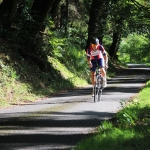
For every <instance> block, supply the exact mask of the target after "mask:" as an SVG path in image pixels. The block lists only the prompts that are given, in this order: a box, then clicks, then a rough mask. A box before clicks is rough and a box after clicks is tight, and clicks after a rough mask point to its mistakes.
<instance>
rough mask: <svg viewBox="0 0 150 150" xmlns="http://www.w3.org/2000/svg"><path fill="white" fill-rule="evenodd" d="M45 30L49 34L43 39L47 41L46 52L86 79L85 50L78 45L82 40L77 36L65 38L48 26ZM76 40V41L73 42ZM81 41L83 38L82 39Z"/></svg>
mask: <svg viewBox="0 0 150 150" xmlns="http://www.w3.org/2000/svg"><path fill="white" fill-rule="evenodd" d="M51 25H52V24H51ZM51 25H50V27H51ZM46 32H47V33H48V34H49V35H50V36H49V38H47V37H46V39H45V40H48V41H49V44H47V46H46V48H45V50H46V51H47V52H46V53H47V54H48V55H49V56H51V57H53V58H56V59H58V60H59V61H60V62H61V63H62V64H64V65H65V66H66V67H67V68H68V69H69V70H70V71H71V72H73V73H74V74H76V75H77V76H79V77H81V78H84V79H87V78H88V71H87V70H88V69H87V61H86V56H85V51H83V50H81V47H80V44H81V43H82V40H79V38H77V37H75V36H74V37H68V38H66V37H64V36H63V35H61V34H60V32H58V31H54V32H51V31H50V30H49V29H48V28H47V30H46ZM77 40H78V42H75V41H77ZM83 41H85V40H84V39H83ZM80 42H81V43H80ZM74 43H76V44H74ZM83 72H84V74H83Z"/></svg>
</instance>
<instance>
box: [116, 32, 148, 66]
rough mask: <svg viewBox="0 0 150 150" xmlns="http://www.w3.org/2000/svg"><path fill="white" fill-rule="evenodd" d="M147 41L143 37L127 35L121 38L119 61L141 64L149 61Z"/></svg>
mask: <svg viewBox="0 0 150 150" xmlns="http://www.w3.org/2000/svg"><path fill="white" fill-rule="evenodd" d="M149 45H150V42H149V39H148V38H147V37H146V36H145V35H138V34H135V33H134V34H129V35H128V37H127V38H123V39H122V41H121V44H120V47H119V52H118V53H117V54H118V55H119V60H120V61H122V62H133V63H143V62H148V61H150V59H149V55H150V52H149V49H148V47H149Z"/></svg>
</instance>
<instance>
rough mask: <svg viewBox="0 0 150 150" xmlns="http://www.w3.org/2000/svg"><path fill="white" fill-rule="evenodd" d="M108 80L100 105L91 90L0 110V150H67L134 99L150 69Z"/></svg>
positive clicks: (133, 69)
mask: <svg viewBox="0 0 150 150" xmlns="http://www.w3.org/2000/svg"><path fill="white" fill-rule="evenodd" d="M129 67H130V68H129V69H121V70H120V71H119V73H120V74H119V75H118V76H116V77H114V78H112V79H110V80H108V87H107V88H105V89H104V90H103V95H102V101H101V102H97V103H94V100H93V98H92V97H91V91H92V88H91V86H89V87H86V88H83V89H77V90H72V91H69V92H66V93H60V94H58V95H56V96H54V97H51V98H47V99H44V100H39V101H37V102H36V103H30V104H26V105H22V106H16V107H13V108H9V109H3V110H0V150H71V148H73V147H74V146H75V145H76V144H77V142H79V141H80V140H82V139H83V138H86V137H88V136H91V135H92V134H94V133H95V131H96V128H97V127H98V126H99V125H100V124H101V122H102V121H103V120H108V119H110V118H112V117H113V116H114V115H115V114H116V112H117V111H119V110H120V109H121V108H122V105H121V104H122V103H123V102H124V101H128V100H129V99H130V98H132V97H134V96H135V95H136V94H137V93H138V91H139V90H140V89H141V87H142V86H144V84H145V83H146V81H147V80H149V79H150V68H148V67H147V66H141V65H138V64H136V65H134V64H129Z"/></svg>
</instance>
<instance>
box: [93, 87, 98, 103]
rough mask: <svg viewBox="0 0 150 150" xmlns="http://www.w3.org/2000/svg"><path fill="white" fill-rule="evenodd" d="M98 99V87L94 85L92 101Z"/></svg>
mask: <svg viewBox="0 0 150 150" xmlns="http://www.w3.org/2000/svg"><path fill="white" fill-rule="evenodd" d="M97 101H98V88H97V86H96V85H95V86H94V102H95V103H96V102H97Z"/></svg>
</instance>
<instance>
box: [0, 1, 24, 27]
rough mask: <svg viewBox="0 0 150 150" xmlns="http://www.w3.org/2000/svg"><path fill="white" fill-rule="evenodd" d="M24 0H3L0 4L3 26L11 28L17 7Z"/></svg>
mask: <svg viewBox="0 0 150 150" xmlns="http://www.w3.org/2000/svg"><path fill="white" fill-rule="evenodd" d="M21 1H22V0H11V1H10V0H3V2H2V3H1V4H0V23H1V24H2V25H3V26H10V25H11V19H12V18H13V17H14V15H15V13H16V10H17V6H18V4H19V3H20V2H21Z"/></svg>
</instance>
